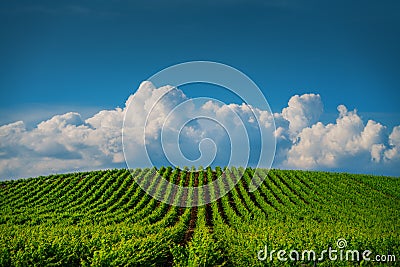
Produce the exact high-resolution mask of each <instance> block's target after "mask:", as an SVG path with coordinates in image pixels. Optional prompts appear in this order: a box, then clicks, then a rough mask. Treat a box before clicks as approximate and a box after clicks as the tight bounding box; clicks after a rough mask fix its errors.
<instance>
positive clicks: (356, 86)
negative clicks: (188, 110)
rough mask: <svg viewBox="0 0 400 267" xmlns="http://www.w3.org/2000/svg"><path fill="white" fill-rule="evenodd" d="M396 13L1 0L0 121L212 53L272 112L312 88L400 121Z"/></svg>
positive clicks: (175, 2) (87, 106)
mask: <svg viewBox="0 0 400 267" xmlns="http://www.w3.org/2000/svg"><path fill="white" fill-rule="evenodd" d="M188 2H192V3H188ZM214 2H217V3H214ZM399 14H400V2H398V1H291V0H287V1H280V0H274V1H242V0H235V1H227V0H224V1H196V3H194V1H183V0H172V1H161V0H158V1H153V0H151V1H116V0H115V1H7V2H6V1H3V2H2V3H1V4H0V36H1V42H0V68H1V72H0V92H1V97H0V117H1V120H0V124H4V123H6V122H11V121H14V120H15V119H16V118H15V117H18V116H23V115H24V113H25V114H26V112H29V110H30V109H31V110H32V111H31V112H35V111H34V110H38V109H34V108H32V107H38V106H41V107H42V109H54V111H55V112H56V110H57V107H66V108H65V111H68V110H67V109H68V107H73V109H75V110H76V111H80V110H82V112H83V110H96V109H98V110H100V109H104V108H109V109H111V108H114V107H116V106H122V105H123V104H124V102H125V100H126V99H127V97H128V96H129V95H130V94H131V93H133V92H134V90H135V89H136V88H137V87H138V85H139V84H140V82H141V81H143V80H144V79H146V78H148V77H150V76H151V75H153V74H154V73H156V72H158V71H160V70H162V69H163V68H165V67H168V66H170V65H173V64H176V63H181V62H185V61H190V60H211V61H217V62H221V63H225V64H228V65H231V66H233V67H235V68H237V69H239V70H241V71H243V72H244V73H245V74H247V75H248V76H249V77H250V78H252V79H253V80H254V81H255V82H256V84H257V85H258V86H259V87H260V88H261V89H262V90H263V91H264V93H265V95H266V97H267V99H268V101H269V104H270V106H271V109H272V110H273V111H274V112H280V110H281V109H282V108H284V107H285V106H286V105H287V101H288V99H289V98H290V97H291V96H293V95H294V94H303V93H309V92H313V93H319V94H320V95H321V96H322V99H323V102H324V105H325V111H326V113H327V114H328V115H327V116H328V117H329V114H335V113H336V107H337V106H338V105H339V104H345V105H346V106H347V107H348V108H349V109H354V108H357V109H358V110H359V111H360V113H361V114H365V115H363V116H364V117H365V118H374V119H375V120H378V121H381V122H383V123H384V124H386V125H388V126H390V127H392V126H394V125H398V124H399V121H400V115H399V113H400V111H399V100H400V97H399V96H400V86H399V84H400V49H399V47H400V16H399ZM185 93H187V94H188V95H189V96H191V95H193V96H195V95H198V94H199V93H198V92H195V91H193V90H192V91H191V90H187V91H185ZM209 93H210V92H209ZM217 94H219V93H217ZM228 102H229V101H228ZM43 107H44V108H43ZM21 110H22V112H21ZM63 111H64V110H63ZM46 114H47V113H46ZM43 116H49V117H50V115H43ZM334 116H335V115H333V117H332V118H333V119H334ZM332 118H331V117H329V119H332ZM19 119H21V120H23V119H24V118H23V117H21V118H19Z"/></svg>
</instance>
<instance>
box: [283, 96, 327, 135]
mask: <svg viewBox="0 0 400 267" xmlns="http://www.w3.org/2000/svg"><path fill="white" fill-rule="evenodd" d="M322 112H323V104H322V101H321V97H320V95H316V94H304V95H301V96H298V95H295V96H293V97H292V98H290V100H289V103H288V107H287V108H284V109H283V110H282V117H283V118H284V119H285V120H287V121H288V122H289V132H290V133H291V134H292V135H296V134H298V133H299V132H300V131H301V130H302V129H304V128H305V127H308V126H311V125H313V124H314V123H316V122H317V121H318V119H319V117H320V116H321V114H322Z"/></svg>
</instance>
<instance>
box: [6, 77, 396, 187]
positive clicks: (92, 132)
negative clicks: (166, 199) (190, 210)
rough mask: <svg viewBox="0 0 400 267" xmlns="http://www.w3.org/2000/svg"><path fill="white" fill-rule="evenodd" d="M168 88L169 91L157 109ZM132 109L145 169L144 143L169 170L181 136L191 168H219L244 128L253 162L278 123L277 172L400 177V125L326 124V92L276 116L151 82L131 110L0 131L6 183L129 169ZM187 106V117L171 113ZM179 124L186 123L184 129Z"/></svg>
mask: <svg viewBox="0 0 400 267" xmlns="http://www.w3.org/2000/svg"><path fill="white" fill-rule="evenodd" d="M166 91H169V92H168V94H166V95H165V97H163V98H162V100H161V101H159V102H158V103H157V105H156V107H155V109H152V107H153V104H154V103H155V101H156V100H157V99H158V98H159V97H160V95H162V94H163V93H165V92H166ZM182 103H184V105H183V104H182ZM129 104H131V105H135V107H137V108H136V109H135V110H138V111H139V112H136V113H135V114H134V116H129V117H127V118H128V119H129V123H128V125H129V133H131V135H130V136H131V137H132V138H134V139H136V140H133V141H132V142H131V143H132V147H130V148H129V153H130V154H129V158H130V161H131V162H135V163H136V165H137V166H140V167H143V166H144V165H146V160H144V159H145V158H144V157H145V154H144V153H146V151H145V150H143V147H141V146H140V144H141V143H143V140H145V143H146V146H147V149H148V151H147V152H148V153H149V154H150V155H151V156H152V159H151V160H152V161H153V162H155V163H156V164H157V165H162V164H167V163H168V160H169V162H171V161H172V162H173V161H174V157H176V155H178V153H169V154H168V153H167V155H165V153H163V150H162V149H165V150H166V151H176V147H174V144H175V143H176V142H174V138H176V136H179V138H180V139H179V144H180V147H179V149H180V150H181V151H182V153H183V155H184V156H185V157H186V158H188V159H189V160H190V161H188V163H191V162H192V163H194V165H206V164H207V163H209V160H210V159H209V158H208V157H211V158H213V157H212V156H214V155H215V159H214V160H213V161H212V164H214V165H226V164H227V162H228V161H227V158H229V152H230V151H231V150H232V149H234V148H235V149H237V150H238V151H240V150H241V149H242V147H241V145H235V146H234V147H232V146H231V145H230V142H229V141H232V140H235V133H239V132H240V131H241V129H242V130H243V127H244V129H245V130H246V132H247V134H248V135H249V138H250V140H255V142H254V143H255V144H252V146H250V163H252V160H254V158H257V155H254V154H257V153H259V152H260V151H259V150H260V147H259V146H258V142H257V138H259V133H260V131H264V130H265V131H267V132H268V131H270V132H271V131H274V128H273V119H274V120H275V124H276V130H275V131H274V132H273V134H274V135H275V137H276V138H277V150H276V157H275V160H274V163H273V167H278V168H287V169H313V170H335V171H348V172H358V173H374V174H384V175H396V176H399V175H400V169H399V168H398V167H397V166H399V164H400V125H399V126H396V127H394V128H393V129H388V128H387V127H386V126H384V125H382V124H380V123H379V122H376V121H373V120H369V121H367V122H364V121H363V120H362V118H361V117H360V116H359V115H358V114H357V111H356V110H353V111H349V110H348V109H347V108H346V107H345V106H344V105H340V106H338V115H337V119H336V121H335V122H333V123H329V124H323V123H322V122H320V116H321V115H322V114H323V103H322V99H321V97H320V95H318V94H304V95H301V96H299V95H295V96H293V97H291V98H290V100H289V102H288V106H287V107H285V108H284V109H283V110H282V111H281V112H280V113H275V114H271V113H269V112H268V111H264V110H259V109H257V108H254V107H252V106H249V105H246V104H241V105H239V104H223V103H220V102H218V101H215V100H208V101H203V102H196V101H193V100H191V99H189V98H188V97H187V96H186V95H185V94H184V93H183V92H182V91H180V90H179V89H176V88H171V87H168V86H164V87H160V88H155V87H154V85H153V84H151V83H150V82H143V83H142V84H141V85H140V87H139V89H138V90H137V91H136V93H135V94H133V95H131V96H130V97H129V98H128V100H127V101H126V103H125V106H124V107H123V108H116V109H114V110H102V111H100V112H98V113H97V114H95V115H94V116H92V117H90V118H88V119H85V120H83V119H82V117H81V115H80V114H78V113H75V112H69V113H65V114H62V115H56V116H54V117H52V118H51V119H49V120H46V121H43V122H41V123H39V124H37V125H36V127H34V128H33V129H29V128H28V127H27V126H26V125H25V123H24V122H23V121H17V122H14V123H10V124H7V125H3V126H0V180H6V179H11V178H20V177H32V176H38V175H47V174H52V173H62V172H71V171H78V170H93V169H103V168H114V167H126V164H125V161H124V155H123V147H122V131H121V129H122V125H123V120H124V116H125V114H126V112H127V110H128V108H127V107H128V106H129ZM179 104H182V105H181V106H180V110H178V111H179V112H173V113H171V111H173V110H174V108H175V107H176V106H179ZM140 111H141V112H140ZM146 114H150V115H149V117H148V120H147V125H146V134H144V133H143V131H141V128H140V127H139V126H140V125H143V123H144V122H145V120H146ZM171 114H172V115H171ZM194 114H204V115H205V116H207V117H210V118H215V120H216V121H219V122H220V124H218V123H216V122H215V121H213V120H197V121H192V122H188V123H186V122H187V120H188V118H190V117H191V116H194ZM257 121H258V123H259V124H257ZM185 123H186V124H185ZM176 125H185V126H184V127H183V128H182V129H176ZM222 125H223V127H222ZM257 125H260V127H258V126H257ZM163 127H164V128H163ZM161 128H163V132H162V134H161ZM124 130H126V129H124ZM180 130H181V131H180ZM178 133H180V134H179V135H178ZM230 137H231V138H232V139H231V140H229V138H230ZM237 138H238V137H237ZM201 140H205V141H204V142H202V141H201ZM210 140H212V142H211V141H210ZM242 143H243V142H242ZM242 145H243V146H245V144H244V143H243V144H242ZM163 146H164V147H163ZM168 149H169V150H168ZM125 150H127V149H126V148H125ZM210 153H211V154H212V155H211V156H210V155H208V154H210ZM202 157H203V158H202ZM199 159H200V160H199ZM196 160H197V161H196ZM233 163H235V162H233ZM253 163H254V162H253ZM130 165H131V164H130ZM188 165H189V164H188ZM189 166H190V165H189ZM129 167H134V166H129Z"/></svg>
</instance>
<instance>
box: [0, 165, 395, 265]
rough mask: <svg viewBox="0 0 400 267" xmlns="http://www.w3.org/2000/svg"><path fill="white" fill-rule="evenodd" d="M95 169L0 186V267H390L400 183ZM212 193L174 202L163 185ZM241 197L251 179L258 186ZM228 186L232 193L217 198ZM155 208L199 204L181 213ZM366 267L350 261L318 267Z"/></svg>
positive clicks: (298, 174) (247, 172)
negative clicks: (306, 253)
mask: <svg viewBox="0 0 400 267" xmlns="http://www.w3.org/2000/svg"><path fill="white" fill-rule="evenodd" d="M192 171H194V169H193V168H192V170H189V168H187V167H184V168H183V170H181V169H177V168H175V169H174V168H171V167H161V168H160V169H158V170H157V169H155V168H152V169H148V168H147V169H136V170H132V172H133V173H132V175H131V173H130V172H129V171H127V170H124V169H121V170H105V171H94V172H80V173H71V174H61V175H51V176H47V177H43V176H41V177H38V178H31V179H26V180H17V181H7V182H0V201H1V206H0V266H171V265H174V266H222V265H225V266H265V265H282V264H283V265H291V266H312V265H313V262H309V261H301V262H286V263H282V262H279V261H278V260H277V258H276V257H275V258H274V259H273V260H272V261H270V260H269V259H268V260H266V261H260V260H258V258H257V252H258V251H259V250H261V249H263V248H264V246H265V245H267V246H268V248H269V249H270V250H272V249H274V250H279V249H285V250H287V251H289V250H291V249H296V250H304V249H313V250H315V251H322V250H324V249H327V248H328V246H332V247H334V248H335V246H336V241H337V240H338V239H339V238H344V239H346V240H347V247H346V249H358V250H360V251H363V250H366V249H368V250H371V251H373V253H374V255H376V254H392V255H395V256H396V257H397V262H394V263H392V266H396V264H398V261H399V260H400V231H399V229H400V209H399V208H400V187H399V185H400V182H399V178H394V177H377V176H369V175H352V174H346V173H326V172H304V171H283V170H270V171H268V170H263V169H258V170H254V169H251V168H247V169H243V168H230V169H229V168H220V167H216V169H215V170H214V171H213V170H212V169H211V168H210V167H206V168H201V170H200V171H199V172H197V173H196V172H192ZM156 174H158V175H160V176H162V177H163V178H165V179H167V180H169V181H171V182H172V183H175V184H178V185H180V186H195V185H198V186H201V185H204V184H207V183H211V182H212V181H213V180H215V179H217V178H218V177H221V178H224V179H218V181H217V183H216V186H213V187H211V189H210V191H205V190H203V189H200V190H199V191H198V195H195V193H194V192H197V191H194V190H190V191H189V194H188V195H187V196H184V195H182V194H181V192H178V193H177V194H175V195H173V190H172V187H171V186H166V185H165V183H162V182H160V180H158V179H156V178H155V177H157V175H156ZM264 178H265V180H264V182H263V183H262V184H261V186H260V187H259V188H258V189H257V190H256V191H253V192H249V190H248V189H249V187H250V186H251V185H252V180H253V179H255V180H261V179H264ZM228 185H230V186H234V187H233V190H231V191H230V192H226V191H224V190H225V188H227V187H228ZM142 187H146V188H148V189H149V190H152V191H153V192H154V193H155V194H157V195H158V196H160V197H161V198H162V199H164V200H172V201H173V203H175V204H178V203H181V202H183V203H186V204H188V205H189V204H190V203H191V201H193V199H195V198H197V199H198V200H199V202H200V203H204V201H205V200H206V199H207V198H210V197H211V198H213V197H214V196H215V195H216V194H218V193H224V192H226V194H224V196H223V197H222V198H220V199H219V200H217V201H214V202H212V203H209V204H207V205H201V206H198V207H194V208H180V207H177V206H169V205H167V204H164V203H161V202H159V201H157V200H156V199H153V198H152V197H151V196H149V195H148V194H146V192H145V191H143V190H142ZM355 264H356V265H361V266H374V265H377V263H374V262H368V261H360V262H358V263H354V262H346V261H342V262H330V261H328V260H325V261H322V262H318V264H317V266H353V265H355Z"/></svg>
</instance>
